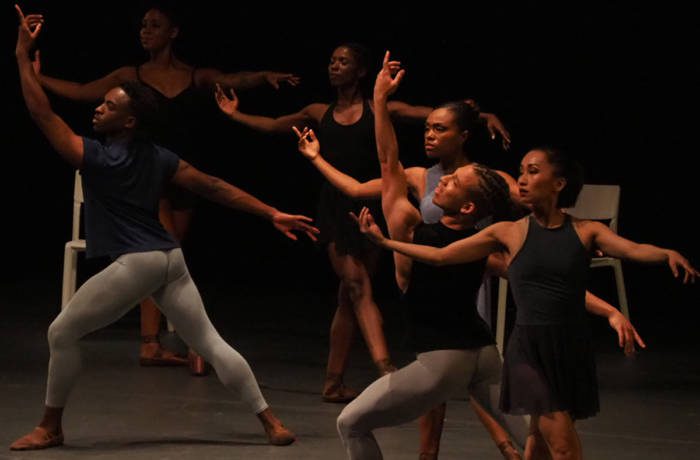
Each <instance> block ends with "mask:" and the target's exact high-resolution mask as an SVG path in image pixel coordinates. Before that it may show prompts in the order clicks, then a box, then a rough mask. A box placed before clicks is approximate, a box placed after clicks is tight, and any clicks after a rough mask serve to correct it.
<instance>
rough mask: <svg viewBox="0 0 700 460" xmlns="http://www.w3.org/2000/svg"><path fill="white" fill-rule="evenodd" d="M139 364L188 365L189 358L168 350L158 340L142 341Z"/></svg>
mask: <svg viewBox="0 0 700 460" xmlns="http://www.w3.org/2000/svg"><path fill="white" fill-rule="evenodd" d="M139 364H140V365H142V366H186V365H187V358H185V357H183V356H178V355H177V354H175V353H173V352H172V351H170V350H166V349H165V348H163V346H162V345H161V344H160V342H158V340H157V339H156V340H148V339H144V340H143V341H142V342H141V350H140V353H139Z"/></svg>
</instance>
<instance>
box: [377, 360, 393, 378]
mask: <svg viewBox="0 0 700 460" xmlns="http://www.w3.org/2000/svg"><path fill="white" fill-rule="evenodd" d="M374 365H375V366H377V371H379V376H380V377H383V376H385V375H386V374H390V373H392V372H394V371H395V370H396V366H394V365H393V364H392V363H391V360H390V359H389V358H385V359H379V360H377V361H375V362H374Z"/></svg>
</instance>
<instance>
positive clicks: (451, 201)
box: [433, 165, 479, 214]
mask: <svg viewBox="0 0 700 460" xmlns="http://www.w3.org/2000/svg"><path fill="white" fill-rule="evenodd" d="M475 187H479V177H478V176H477V174H476V172H475V171H474V167H473V166H471V165H467V166H462V167H461V168H457V169H456V170H455V172H454V173H452V174H447V175H445V176H442V177H441V178H440V182H438V185H437V187H435V194H434V195H433V203H434V204H435V205H436V206H439V207H440V208H442V209H443V210H444V211H445V214H455V213H457V212H459V211H460V209H462V208H463V207H464V206H465V205H466V204H467V203H470V202H471V201H472V200H471V198H470V193H469V190H473V189H474V188H475Z"/></svg>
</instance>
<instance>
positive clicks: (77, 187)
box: [71, 169, 83, 241]
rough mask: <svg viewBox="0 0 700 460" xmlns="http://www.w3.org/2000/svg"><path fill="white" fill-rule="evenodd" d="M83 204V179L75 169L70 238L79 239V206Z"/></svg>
mask: <svg viewBox="0 0 700 460" xmlns="http://www.w3.org/2000/svg"><path fill="white" fill-rule="evenodd" d="M82 205H83V179H82V177H81V176H80V171H79V170H77V169H76V170H75V183H74V185H73V229H72V232H71V240H73V241H77V240H79V239H80V208H81V207H82Z"/></svg>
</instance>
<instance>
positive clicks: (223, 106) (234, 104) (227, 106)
mask: <svg viewBox="0 0 700 460" xmlns="http://www.w3.org/2000/svg"><path fill="white" fill-rule="evenodd" d="M228 92H229V94H230V95H231V97H230V98H229V97H228V96H227V95H226V93H225V92H224V89H223V88H222V87H221V85H220V84H218V83H217V84H216V89H214V98H215V99H216V104H217V105H218V106H219V110H221V111H222V112H224V113H225V114H226V115H228V116H231V115H232V114H233V113H235V112H238V102H239V101H238V97H237V96H236V92H235V91H234V90H233V88H229V89H228Z"/></svg>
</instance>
